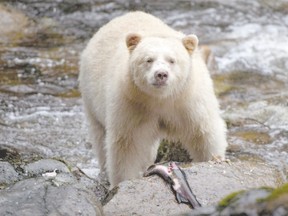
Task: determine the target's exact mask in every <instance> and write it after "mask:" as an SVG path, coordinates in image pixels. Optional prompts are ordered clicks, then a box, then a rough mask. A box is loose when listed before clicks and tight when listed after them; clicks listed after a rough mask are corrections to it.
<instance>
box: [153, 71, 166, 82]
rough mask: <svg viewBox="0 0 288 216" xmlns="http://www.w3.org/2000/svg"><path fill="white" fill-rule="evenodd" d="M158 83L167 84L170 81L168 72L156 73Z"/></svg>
mask: <svg viewBox="0 0 288 216" xmlns="http://www.w3.org/2000/svg"><path fill="white" fill-rule="evenodd" d="M154 77H155V79H156V81H158V82H165V81H166V80H167V79H168V72H166V71H156V72H155V74H154Z"/></svg>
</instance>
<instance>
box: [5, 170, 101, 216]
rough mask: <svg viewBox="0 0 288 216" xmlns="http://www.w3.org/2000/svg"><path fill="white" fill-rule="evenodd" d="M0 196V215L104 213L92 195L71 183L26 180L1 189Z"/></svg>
mask: <svg viewBox="0 0 288 216" xmlns="http://www.w3.org/2000/svg"><path fill="white" fill-rule="evenodd" d="M66 175H68V174H66ZM62 179H63V178H62ZM0 196H1V199H0V215H23V216H30V215H59V216H60V215H97V216H100V215H103V214H102V206H101V204H100V203H99V201H98V200H97V198H96V197H95V195H94V194H93V193H92V192H91V191H88V190H87V189H85V188H82V187H80V186H77V184H71V182H62V184H61V185H59V184H55V182H53V181H52V180H46V179H45V178H43V177H39V178H32V179H26V180H22V181H20V182H18V183H16V184H15V185H13V186H11V187H10V188H7V189H4V190H1V191H0Z"/></svg>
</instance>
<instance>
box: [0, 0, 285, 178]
mask: <svg viewBox="0 0 288 216" xmlns="http://www.w3.org/2000/svg"><path fill="white" fill-rule="evenodd" d="M130 10H145V11H148V12H150V13H152V14H154V15H156V16H158V17H160V18H161V19H163V20H164V21H165V22H166V23H167V24H169V25H171V26H172V27H174V28H175V29H177V30H179V31H183V32H184V33H187V34H189V33H194V34H196V35H197V36H198V37H199V39H200V45H201V46H206V47H207V49H208V50H209V51H211V54H210V55H209V58H208V66H209V69H210V71H211V74H212V77H213V80H214V85H215V91H216V93H217V96H218V98H219V101H220V105H221V112H222V115H223V117H224V119H225V120H226V122H227V125H228V129H229V132H228V141H229V148H228V151H227V155H228V158H230V159H231V160H248V161H251V162H264V163H269V164H273V165H275V166H276V167H278V168H279V169H280V170H281V171H282V172H283V174H284V175H286V177H287V170H288V165H287V164H288V1H284V0H278V1H269V0H255V1H244V0H241V1H236V0H234V1H220V0H210V1H208V0H204V1H203V0H202V1H201V0H195V1H186V0H181V1H163V0H162V1H160V0H154V1H141V0H139V1H124V0H117V1H107V0H100V1H92V0H80V1H69V0H59V1H54V2H53V3H52V2H51V1H48V0H44V1H32V0H21V1H17V2H16V1H15V2H11V1H2V2H1V3H0V15H1V20H0V28H1V29H2V30H1V33H0V145H1V146H2V147H1V146H0V147H1V148H13V149H16V150H17V151H18V152H19V153H20V154H21V155H22V157H23V158H26V159H27V161H29V160H34V159H36V158H39V157H40V158H61V159H62V160H65V161H67V162H68V163H71V164H74V165H76V166H78V167H79V168H81V169H82V170H83V171H84V172H86V173H87V175H90V176H91V177H96V176H97V173H98V171H99V170H98V164H97V160H96V159H95V156H94V154H93V152H92V150H91V144H89V143H88V142H87V125H86V123H85V118H84V113H83V108H82V101H81V97H80V94H79V92H78V88H77V85H78V84H77V76H78V59H79V54H80V53H81V50H83V48H84V47H85V44H86V43H87V41H88V40H89V38H90V37H91V36H92V35H93V34H94V32H96V30H97V29H98V28H99V27H100V26H102V25H103V24H105V23H106V22H108V21H109V20H110V19H112V18H113V17H116V16H118V15H121V14H124V13H126V12H128V11H130Z"/></svg>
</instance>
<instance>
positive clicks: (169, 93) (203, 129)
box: [79, 12, 227, 186]
mask: <svg viewBox="0 0 288 216" xmlns="http://www.w3.org/2000/svg"><path fill="white" fill-rule="evenodd" d="M129 33H137V34H139V35H141V40H140V42H139V44H137V45H136V47H135V49H134V50H132V51H129V50H128V48H127V46H126V43H125V41H126V36H127V35H128V34H129ZM184 37H185V35H184V34H182V33H180V32H177V31H174V30H173V29H171V28H170V27H168V26H167V25H165V24H164V23H163V22H162V21H160V20H159V19H157V18H155V17H153V16H151V15H148V14H145V13H143V12H132V13H128V14H127V15H124V16H121V17H118V18H116V19H114V20H112V21H111V22H109V23H108V24H106V25H105V26H103V27H102V28H101V29H100V30H99V31H98V32H97V33H96V34H95V35H94V36H93V38H92V39H91V40H90V42H89V43H88V45H87V47H86V49H85V50H84V51H83V54H82V56H81V61H80V75H79V81H80V90H81V92H82V97H83V101H84V106H85V112H86V115H87V119H88V121H89V123H90V133H89V134H90V138H91V141H92V142H93V144H94V146H95V149H96V153H97V157H98V159H99V162H100V165H101V169H102V170H106V171H107V172H108V177H109V180H110V183H111V184H112V186H115V185H117V184H118V183H119V182H121V181H123V180H125V179H129V178H135V177H139V175H141V173H142V172H143V171H144V170H145V169H146V168H147V167H148V166H149V165H151V164H152V163H153V161H154V160H155V157H156V153H157V148H158V145H159V142H160V140H161V139H162V138H164V137H167V138H170V139H173V140H180V141H181V142H182V143H183V145H184V147H185V148H186V149H187V150H188V151H189V153H190V154H191V157H192V158H193V160H194V161H207V160H210V159H212V157H213V156H220V157H222V158H223V159H224V157H225V150H226V147H227V142H226V137H225V132H226V126H225V124H224V122H223V120H222V119H221V117H220V115H219V108H218V102H217V100H216V97H215V95H214V91H213V84H212V80H211V78H210V75H209V72H208V70H207V68H206V65H205V63H204V62H203V60H202V58H201V55H200V54H199V53H198V50H197V47H195V51H194V52H193V53H192V55H191V50H192V48H193V46H192V48H191V44H189V41H188V42H187V41H185V42H184V40H183V38H184ZM190 38H194V40H195V41H197V40H196V39H197V37H196V36H192V37H190ZM184 43H186V44H188V45H185V46H184ZM192 45H193V43H192ZM188 46H189V47H188ZM196 46H197V44H196ZM185 47H186V48H185ZM188 50H189V52H188ZM148 58H152V59H153V61H152V62H147V59H148ZM171 60H172V61H171ZM159 70H161V71H166V72H167V73H168V79H167V81H166V82H165V85H161V86H157V85H155V82H156V81H155V76H154V75H155V72H156V71H159Z"/></svg>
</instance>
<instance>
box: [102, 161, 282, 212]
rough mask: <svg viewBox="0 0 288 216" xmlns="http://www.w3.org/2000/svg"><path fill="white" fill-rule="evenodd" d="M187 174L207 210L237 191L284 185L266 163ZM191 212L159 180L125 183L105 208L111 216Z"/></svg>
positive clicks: (199, 167) (207, 167)
mask: <svg viewBox="0 0 288 216" xmlns="http://www.w3.org/2000/svg"><path fill="white" fill-rule="evenodd" d="M184 170H185V172H186V174H187V177H188V182H189V184H190V186H191V188H192V190H193V192H194V194H195V195H196V197H197V199H198V201H199V202H200V203H201V204H202V205H203V206H210V205H213V204H216V203H218V201H219V200H221V199H222V198H223V197H225V196H226V195H228V194H230V193H231V192H234V191H238V190H244V189H248V188H255V187H260V186H270V187H275V186H278V185H279V184H281V183H283V182H284V178H282V177H281V175H280V174H279V172H278V171H277V170H276V169H275V168H273V167H271V166H269V165H267V164H265V163H253V162H233V163H232V164H231V165H229V164H226V163H222V164H210V163H198V164H192V166H191V167H190V168H186V169H184ZM211 209H212V210H213V208H211ZM211 209H210V210H209V211H211ZM189 211H191V209H189V207H188V206H186V205H184V204H181V205H179V204H177V203H176V200H175V198H174V195H173V194H172V192H171V191H170V189H169V187H168V186H167V185H165V183H164V182H163V181H162V180H161V179H160V178H159V177H151V178H146V179H144V178H143V179H139V180H132V181H126V182H123V183H121V184H120V185H119V189H118V193H117V194H116V195H115V196H114V198H113V199H112V200H111V201H110V202H109V203H108V204H107V205H106V206H104V212H105V213H106V214H107V215H127V213H129V214H133V215H179V214H184V213H187V212H189Z"/></svg>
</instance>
